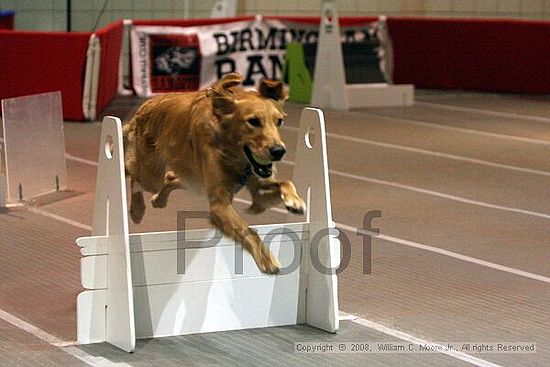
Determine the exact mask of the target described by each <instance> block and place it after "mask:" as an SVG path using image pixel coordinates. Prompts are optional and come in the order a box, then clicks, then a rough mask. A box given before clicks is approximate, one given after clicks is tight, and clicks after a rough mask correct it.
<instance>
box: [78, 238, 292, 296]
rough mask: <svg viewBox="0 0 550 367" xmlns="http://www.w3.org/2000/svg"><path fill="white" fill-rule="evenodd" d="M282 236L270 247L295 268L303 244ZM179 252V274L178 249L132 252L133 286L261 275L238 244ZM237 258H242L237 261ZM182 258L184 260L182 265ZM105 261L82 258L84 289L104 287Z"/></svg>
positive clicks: (103, 257)
mask: <svg viewBox="0 0 550 367" xmlns="http://www.w3.org/2000/svg"><path fill="white" fill-rule="evenodd" d="M282 239H284V238H283V237H282V236H277V237H275V238H274V239H273V241H272V242H271V244H270V249H271V251H272V252H273V254H274V255H275V256H277V258H278V259H279V261H280V262H281V264H282V265H283V269H288V270H287V271H290V270H291V269H294V270H295V271H297V270H298V269H299V264H300V257H301V247H302V243H301V242H297V243H294V242H291V241H282ZM180 251H181V252H180V260H179V261H180V263H181V265H182V266H181V267H180V270H179V271H180V272H182V273H181V274H178V251H177V250H168V251H149V252H134V253H131V259H132V264H131V265H132V272H133V276H132V281H133V285H134V286H135V287H137V286H144V285H157V284H167V283H183V282H197V281H208V280H211V281H216V280H222V279H231V278H244V277H257V276H261V275H262V273H261V272H260V271H259V269H258V266H257V265H256V263H255V262H254V260H253V259H252V257H251V256H250V255H249V254H248V253H247V252H246V251H244V252H243V251H242V247H241V246H240V245H237V246H223V247H209V248H200V249H197V248H191V249H185V250H180ZM183 251H185V252H183ZM236 258H237V259H242V260H240V261H239V262H238V263H236V261H235V259H236ZM182 259H184V260H185V264H184V261H183V260H182ZM107 261H108V255H97V256H87V257H85V258H83V259H82V260H81V269H82V270H81V277H82V278H81V279H82V286H83V287H84V288H86V289H105V288H106V287H107ZM183 272H184V273H183Z"/></svg>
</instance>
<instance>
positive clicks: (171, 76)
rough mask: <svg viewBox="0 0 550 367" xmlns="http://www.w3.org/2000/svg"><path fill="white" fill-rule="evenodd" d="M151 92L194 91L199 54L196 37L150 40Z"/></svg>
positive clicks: (196, 83)
mask: <svg viewBox="0 0 550 367" xmlns="http://www.w3.org/2000/svg"><path fill="white" fill-rule="evenodd" d="M149 42H150V50H151V51H150V57H151V59H150V60H149V62H150V65H151V82H150V85H151V92H152V93H166V92H173V91H190V90H197V89H199V86H200V67H201V53H200V48H199V39H198V37H197V35H196V34H189V35H185V34H183V35H155V34H152V35H150V36H149Z"/></svg>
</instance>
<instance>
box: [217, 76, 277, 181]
mask: <svg viewBox="0 0 550 367" xmlns="http://www.w3.org/2000/svg"><path fill="white" fill-rule="evenodd" d="M241 82H242V77H241V76H240V75H239V74H235V73H233V74H229V75H227V76H226V77H225V78H223V79H222V80H220V81H219V82H217V83H215V84H214V85H213V86H212V108H213V112H214V115H216V117H217V118H218V120H219V121H220V133H221V136H222V141H223V143H224V144H225V145H226V146H227V147H229V148H230V149H232V150H233V151H235V152H236V153H238V154H242V157H243V158H245V159H246V160H247V161H248V162H249V163H250V165H251V167H252V171H253V172H254V173H255V174H256V175H258V176H260V177H262V178H267V177H270V176H271V175H272V166H273V162H275V161H280V160H281V159H282V158H283V155H284V154H285V152H286V148H285V144H284V142H283V141H282V139H281V135H280V132H279V129H280V128H281V127H282V126H283V123H284V118H285V116H286V114H285V113H284V111H283V104H284V101H285V99H286V93H285V91H284V89H283V83H282V82H280V81H273V80H262V81H261V82H260V86H259V89H258V92H255V91H245V90H244V89H242V88H240V87H239V85H240V84H241ZM237 151H238V152H237Z"/></svg>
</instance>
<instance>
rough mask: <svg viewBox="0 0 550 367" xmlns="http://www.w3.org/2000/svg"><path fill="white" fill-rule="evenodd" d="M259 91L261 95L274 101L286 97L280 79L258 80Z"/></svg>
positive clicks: (282, 99)
mask: <svg viewBox="0 0 550 367" xmlns="http://www.w3.org/2000/svg"><path fill="white" fill-rule="evenodd" d="M259 91H260V94H261V95H262V96H264V97H266V98H271V99H273V100H275V101H284V100H286V99H287V95H286V93H285V90H284V86H283V82H281V81H280V80H269V79H262V80H261V81H260V88H259Z"/></svg>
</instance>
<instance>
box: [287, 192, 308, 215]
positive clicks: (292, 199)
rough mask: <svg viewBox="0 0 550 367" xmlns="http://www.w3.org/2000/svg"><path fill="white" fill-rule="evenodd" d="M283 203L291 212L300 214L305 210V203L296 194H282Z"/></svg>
mask: <svg viewBox="0 0 550 367" xmlns="http://www.w3.org/2000/svg"><path fill="white" fill-rule="evenodd" d="M283 204H284V205H285V207H286V209H287V210H288V211H289V212H291V213H293V214H298V215H302V214H304V213H305V211H306V203H305V202H304V201H303V200H302V198H301V197H299V196H297V195H283Z"/></svg>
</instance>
